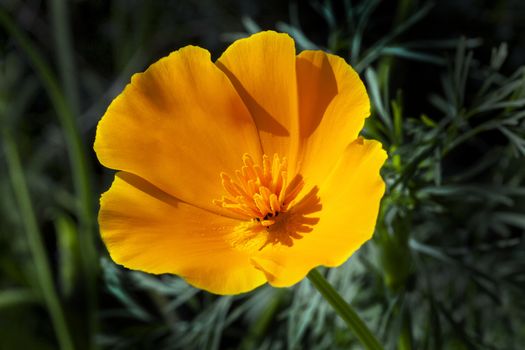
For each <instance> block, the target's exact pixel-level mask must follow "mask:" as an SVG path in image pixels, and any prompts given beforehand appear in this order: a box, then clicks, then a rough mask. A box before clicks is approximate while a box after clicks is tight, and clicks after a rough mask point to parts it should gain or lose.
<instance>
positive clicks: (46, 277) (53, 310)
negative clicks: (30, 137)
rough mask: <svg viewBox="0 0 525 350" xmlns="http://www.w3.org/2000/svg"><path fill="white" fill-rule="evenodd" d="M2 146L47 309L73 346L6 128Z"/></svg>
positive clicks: (67, 345)
mask: <svg viewBox="0 0 525 350" xmlns="http://www.w3.org/2000/svg"><path fill="white" fill-rule="evenodd" d="M2 136H3V146H4V151H5V156H6V160H7V166H8V170H9V177H10V180H11V183H12V186H13V190H14V193H15V197H16V200H17V202H18V207H19V210H20V213H21V216H22V218H23V219H24V220H23V223H24V226H25V231H26V234H27V240H28V243H29V248H30V250H31V254H32V256H33V262H34V264H35V269H36V271H37V278H38V283H39V285H40V287H41V289H42V294H43V296H44V300H45V302H46V305H47V308H48V310H49V313H50V315H51V320H52V322H53V326H54V328H55V332H56V335H57V338H58V342H59V343H60V348H61V349H64V350H69V349H73V341H72V338H71V335H70V333H69V329H68V327H67V323H66V318H65V315H64V310H63V308H62V305H61V304H60V300H59V298H58V295H57V292H56V288H55V285H54V284H53V276H52V273H51V268H50V266H49V262H48V258H47V254H46V249H45V247H44V244H43V242H42V236H41V232H40V230H39V229H38V225H37V221H36V217H35V213H34V211H33V207H32V205H31V197H30V195H29V190H28V188H27V183H26V180H25V176H24V172H23V170H22V164H21V163H20V157H19V156H18V150H17V148H16V145H15V143H14V141H13V139H12V137H11V136H10V135H9V133H8V132H7V131H4V132H2Z"/></svg>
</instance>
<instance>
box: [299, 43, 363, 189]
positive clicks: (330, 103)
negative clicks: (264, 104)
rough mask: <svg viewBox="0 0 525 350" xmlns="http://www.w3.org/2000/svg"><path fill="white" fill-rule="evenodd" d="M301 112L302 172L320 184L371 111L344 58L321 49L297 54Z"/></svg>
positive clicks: (305, 176) (306, 178)
mask: <svg viewBox="0 0 525 350" xmlns="http://www.w3.org/2000/svg"><path fill="white" fill-rule="evenodd" d="M297 86H298V94H299V115H300V152H301V160H302V162H301V163H302V168H301V169H300V171H299V172H300V173H301V174H302V175H303V177H304V179H305V182H306V183H310V184H318V183H320V182H321V181H322V180H323V179H324V178H325V177H326V176H327V175H328V174H329V173H330V172H331V171H332V169H333V167H334V165H335V163H336V162H337V161H338V159H339V157H340V156H341V154H342V153H343V152H344V149H345V148H346V147H347V145H348V144H349V143H350V142H352V141H354V140H355V139H356V138H357V136H358V134H359V132H360V130H361V129H362V128H363V124H364V121H365V118H366V117H368V116H369V114H370V100H369V98H368V95H367V93H366V89H365V87H364V85H363V82H362V81H361V79H360V78H359V75H358V74H357V73H356V72H355V71H354V70H353V69H352V67H350V66H349V65H348V64H347V63H346V62H345V61H344V60H343V59H342V58H340V57H338V56H334V55H330V54H327V53H325V52H322V51H303V52H301V53H300V54H299V55H298V56H297Z"/></svg>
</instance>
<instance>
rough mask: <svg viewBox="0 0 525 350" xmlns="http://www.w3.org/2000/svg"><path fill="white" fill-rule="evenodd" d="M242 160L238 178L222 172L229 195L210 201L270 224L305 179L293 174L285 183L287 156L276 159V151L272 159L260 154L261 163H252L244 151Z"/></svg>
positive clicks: (263, 224)
mask: <svg viewBox="0 0 525 350" xmlns="http://www.w3.org/2000/svg"><path fill="white" fill-rule="evenodd" d="M242 160H243V163H244V166H243V167H242V168H241V170H240V171H239V170H237V171H236V172H235V175H236V180H237V181H234V180H233V179H232V178H231V177H230V176H229V175H228V174H226V173H224V172H223V173H221V179H222V185H223V187H224V189H225V190H226V192H227V193H228V195H227V196H223V197H222V199H220V200H214V201H213V202H214V203H215V204H217V205H219V206H220V207H223V208H226V209H228V210H230V211H232V212H234V213H235V214H237V215H241V216H242V217H244V218H246V219H250V220H254V221H257V222H259V223H260V224H261V225H262V226H265V227H269V226H271V225H273V224H274V223H275V222H276V218H277V216H279V214H282V213H284V212H286V211H287V209H288V206H289V205H290V203H291V202H292V201H293V200H294V199H295V198H296V197H297V195H298V194H299V192H300V191H301V190H302V188H303V186H304V181H303V180H302V178H301V176H299V175H296V176H295V177H294V178H293V179H292V180H291V181H290V182H289V183H288V180H287V178H288V174H287V171H286V166H287V165H286V158H284V157H283V158H282V159H279V156H278V155H277V154H274V156H273V160H272V161H270V158H269V157H268V156H267V155H263V159H262V160H263V161H262V167H261V166H259V165H258V164H255V163H254V161H253V159H252V157H250V155H248V154H244V155H243V157H242Z"/></svg>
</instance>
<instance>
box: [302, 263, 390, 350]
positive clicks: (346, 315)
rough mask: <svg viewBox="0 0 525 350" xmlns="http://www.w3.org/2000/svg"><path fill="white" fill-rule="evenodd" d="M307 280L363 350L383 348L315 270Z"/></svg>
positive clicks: (351, 309) (379, 349)
mask: <svg viewBox="0 0 525 350" xmlns="http://www.w3.org/2000/svg"><path fill="white" fill-rule="evenodd" d="M308 279H309V280H310V282H312V284H313V285H314V286H315V288H317V290H318V291H319V293H321V295H322V296H323V297H324V298H325V300H326V301H328V303H329V304H330V305H332V307H333V309H334V310H335V312H337V314H338V315H339V316H341V318H342V319H343V320H344V321H345V322H346V324H347V326H348V328H350V330H351V331H352V332H353V333H354V334H355V335H356V337H357V338H358V339H359V341H360V342H361V344H362V345H363V346H364V348H365V349H369V350H382V349H383V347H382V346H381V344H380V343H379V341H378V340H377V339H376V337H375V336H374V335H373V334H372V332H370V330H369V329H368V327H367V326H366V324H365V323H364V322H363V320H361V318H360V317H359V316H358V315H357V313H356V312H355V311H354V309H353V308H352V307H351V306H350V305H349V304H347V303H346V302H345V301H344V299H343V298H342V297H341V296H340V295H339V293H337V291H336V290H335V289H334V287H332V286H331V285H330V283H328V281H327V280H326V279H325V278H324V277H323V275H321V274H320V273H319V271H317V270H312V271H310V272H309V273H308Z"/></svg>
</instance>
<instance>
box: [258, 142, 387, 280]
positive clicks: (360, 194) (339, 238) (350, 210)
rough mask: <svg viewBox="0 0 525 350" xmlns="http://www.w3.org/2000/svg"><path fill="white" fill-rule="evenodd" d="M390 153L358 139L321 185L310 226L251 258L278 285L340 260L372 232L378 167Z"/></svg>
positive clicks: (377, 198)
mask: <svg viewBox="0 0 525 350" xmlns="http://www.w3.org/2000/svg"><path fill="white" fill-rule="evenodd" d="M385 159H386V153H385V151H384V150H382V149H381V144H380V143H379V142H377V141H369V140H363V139H361V138H359V139H357V140H356V141H354V142H353V143H351V144H350V145H349V146H348V147H347V148H346V150H345V151H344V154H343V156H342V157H340V159H339V160H338V162H337V164H336V165H335V168H334V169H333V171H332V173H331V174H330V175H329V176H328V177H327V179H326V181H324V183H322V185H321V187H320V189H319V197H320V204H321V206H322V209H321V210H320V211H318V212H317V213H313V214H312V215H313V216H316V215H315V214H318V215H317V216H318V217H319V222H318V223H317V224H315V225H313V227H312V228H313V230H312V232H308V233H304V234H303V237H302V238H301V239H296V240H294V242H293V245H292V246H291V247H287V246H285V245H274V246H268V247H266V248H265V249H263V250H262V251H261V253H260V254H259V255H258V256H256V257H254V258H253V261H254V264H256V266H257V267H258V268H259V269H261V271H263V272H264V273H265V274H266V277H267V278H268V282H270V284H272V285H274V286H277V287H285V286H290V285H292V284H294V283H297V282H298V281H300V280H301V279H302V278H304V277H305V276H306V274H307V273H308V272H309V271H310V270H311V269H312V268H314V267H316V266H320V265H324V266H329V267H335V266H339V265H341V264H342V263H344V262H345V261H346V260H347V259H348V258H349V257H350V256H351V255H352V254H353V253H354V252H355V251H356V250H357V249H358V248H359V247H360V246H361V245H362V244H363V243H365V242H366V241H367V240H369V239H370V238H371V237H372V234H373V232H374V227H375V223H376V219H377V214H378V211H379V203H380V199H381V197H382V196H383V193H384V190H385V184H384V182H383V180H382V178H381V176H380V174H379V170H380V168H381V166H382V165H383V163H384V161H385Z"/></svg>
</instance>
